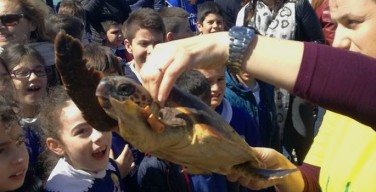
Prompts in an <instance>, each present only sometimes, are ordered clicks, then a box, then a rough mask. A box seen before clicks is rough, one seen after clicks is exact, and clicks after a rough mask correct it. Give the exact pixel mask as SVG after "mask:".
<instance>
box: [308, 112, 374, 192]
mask: <svg viewBox="0 0 376 192" xmlns="http://www.w3.org/2000/svg"><path fill="white" fill-rule="evenodd" d="M375 118H376V117H375ZM305 162H306V163H309V164H311V165H315V166H319V167H321V171H320V181H319V182H320V186H321V190H322V191H323V192H325V191H333V192H347V191H349V192H350V191H351V192H352V191H356V192H358V191H359V192H367V191H370V192H371V191H372V192H375V191H376V132H375V131H374V130H373V129H371V128H370V127H368V126H366V125H363V124H361V123H359V122H357V121H355V120H353V119H351V118H349V117H346V116H343V115H340V114H336V113H333V112H330V111H328V112H327V113H326V115H325V117H324V121H323V123H322V126H321V127H320V130H319V133H318V135H317V136H316V138H315V141H314V143H313V145H312V147H311V149H310V151H309V153H308V155H307V157H306V159H305Z"/></svg>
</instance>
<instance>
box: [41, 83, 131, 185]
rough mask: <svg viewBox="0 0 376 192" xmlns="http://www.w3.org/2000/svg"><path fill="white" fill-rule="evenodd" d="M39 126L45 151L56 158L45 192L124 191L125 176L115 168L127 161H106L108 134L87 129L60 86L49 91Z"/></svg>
mask: <svg viewBox="0 0 376 192" xmlns="http://www.w3.org/2000/svg"><path fill="white" fill-rule="evenodd" d="M39 123H40V125H41V127H43V132H44V136H45V143H46V146H47V148H48V149H49V150H50V151H51V152H52V153H54V154H55V155H57V156H58V157H59V160H58V163H57V164H56V166H55V168H54V169H53V170H52V172H51V174H50V176H49V178H48V180H47V181H46V185H45V190H46V191H61V192H63V191H124V187H123V184H122V182H121V179H122V177H124V176H125V174H126V173H125V172H124V170H119V169H118V167H123V164H124V163H127V162H126V161H123V162H115V161H114V160H112V159H109V153H110V149H111V139H112V137H111V132H99V131H97V130H95V129H94V128H93V127H92V126H90V125H89V124H88V123H87V122H86V121H85V120H84V118H83V116H82V113H81V111H80V110H79V109H78V108H77V106H76V105H75V104H74V103H73V101H72V100H71V99H70V98H69V97H68V96H67V95H66V93H65V91H64V90H63V88H62V87H56V88H55V89H54V90H52V91H51V93H50V97H49V98H48V99H47V100H46V102H45V103H44V105H43V108H42V110H41V114H40V118H39ZM124 155H125V156H126V155H127V154H124ZM128 163H129V162H128Z"/></svg>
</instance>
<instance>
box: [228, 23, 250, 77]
mask: <svg viewBox="0 0 376 192" xmlns="http://www.w3.org/2000/svg"><path fill="white" fill-rule="evenodd" d="M255 35H256V31H255V29H253V28H249V27H239V26H234V27H231V29H230V31H229V36H230V49H229V58H228V61H227V69H228V71H229V72H230V73H232V74H238V73H239V72H240V71H241V68H242V63H243V59H244V53H245V51H246V50H247V48H248V46H249V44H250V43H251V42H252V40H253V38H254V37H255Z"/></svg>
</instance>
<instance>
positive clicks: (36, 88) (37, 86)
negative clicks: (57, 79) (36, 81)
mask: <svg viewBox="0 0 376 192" xmlns="http://www.w3.org/2000/svg"><path fill="white" fill-rule="evenodd" d="M40 89H41V87H40V86H39V85H31V86H30V87H28V88H27V89H26V91H30V92H37V91H39V90H40Z"/></svg>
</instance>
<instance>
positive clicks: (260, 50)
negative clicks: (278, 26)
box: [243, 36, 304, 90]
mask: <svg viewBox="0 0 376 192" xmlns="http://www.w3.org/2000/svg"><path fill="white" fill-rule="evenodd" d="M303 51H304V45H303V43H301V42H297V41H287V40H279V39H274V38H267V37H262V36H257V37H255V39H254V40H253V41H252V43H251V45H250V46H249V47H248V50H247V51H246V54H245V58H244V63H243V69H244V70H245V71H247V72H249V73H250V74H252V75H253V76H254V77H256V79H260V80H262V81H265V82H268V83H270V84H273V85H275V86H277V87H282V88H285V89H287V90H292V88H293V87H294V85H295V82H296V79H297V76H298V72H299V68H300V63H301V60H302V57H303Z"/></svg>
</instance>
